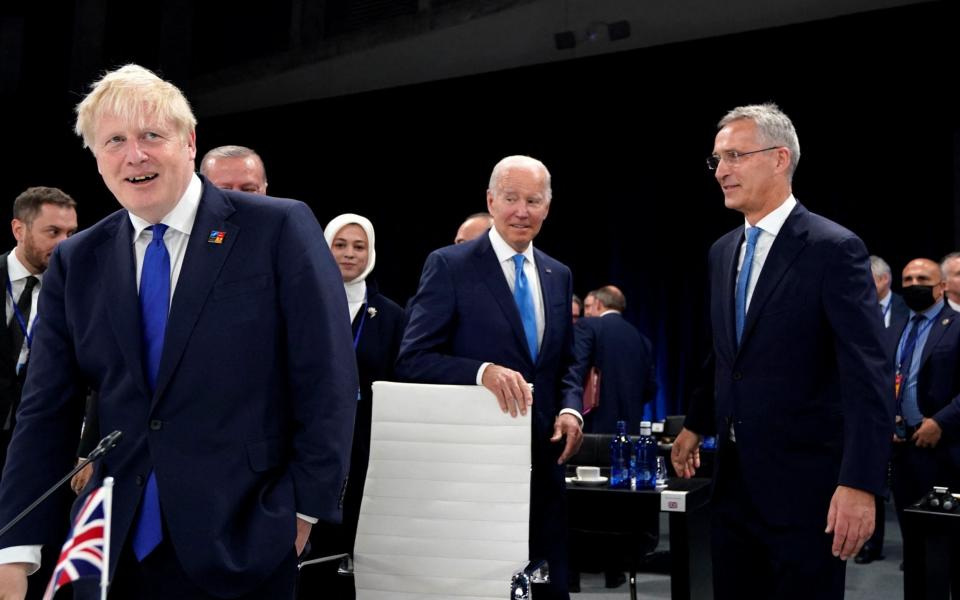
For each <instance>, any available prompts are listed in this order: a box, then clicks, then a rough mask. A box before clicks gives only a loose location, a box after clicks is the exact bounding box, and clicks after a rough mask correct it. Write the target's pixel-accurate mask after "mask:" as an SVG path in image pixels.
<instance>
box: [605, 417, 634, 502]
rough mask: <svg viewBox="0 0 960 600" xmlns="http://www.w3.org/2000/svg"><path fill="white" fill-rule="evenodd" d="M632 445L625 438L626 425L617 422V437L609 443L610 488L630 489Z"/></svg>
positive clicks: (622, 422) (626, 437)
mask: <svg viewBox="0 0 960 600" xmlns="http://www.w3.org/2000/svg"><path fill="white" fill-rule="evenodd" d="M632 454H633V444H631V443H630V437H629V436H627V424H626V422H624V421H617V435H616V436H614V438H613V440H611V441H610V487H612V488H618V489H630V461H631V458H632Z"/></svg>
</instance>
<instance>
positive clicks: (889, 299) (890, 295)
mask: <svg viewBox="0 0 960 600" xmlns="http://www.w3.org/2000/svg"><path fill="white" fill-rule="evenodd" d="M892 301H893V291H889V292H887V295H886V297H885V298H884V299H883V300H881V301H880V308H882V309H883V310H887V305H888V304H890V302H892Z"/></svg>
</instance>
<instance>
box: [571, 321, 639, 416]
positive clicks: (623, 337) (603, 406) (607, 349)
mask: <svg viewBox="0 0 960 600" xmlns="http://www.w3.org/2000/svg"><path fill="white" fill-rule="evenodd" d="M573 329H574V335H573V339H574V344H573V356H574V362H573V364H572V365H571V367H570V371H569V373H568V375H567V376H568V377H569V378H570V381H569V385H568V389H570V390H572V393H573V394H574V398H573V399H574V401H575V400H576V398H577V394H578V392H577V391H576V390H577V389H579V390H580V392H579V395H580V397H581V398H582V396H583V391H582V390H583V381H584V378H585V377H586V376H587V372H588V371H589V369H590V367H592V366H596V367H597V368H598V369H599V370H600V405H599V406H598V407H597V408H595V409H594V410H592V411H590V412H589V413H588V414H586V415H584V416H583V431H584V433H615V432H616V431H617V421H626V422H627V431H628V433H630V434H631V435H633V434H639V433H640V421H641V420H643V405H644V404H645V403H647V402H649V401H650V400H652V399H653V397H654V396H655V395H656V393H657V380H656V372H655V368H654V356H653V346H652V345H651V344H650V340H648V339H647V338H646V336H644V335H643V334H642V333H640V332H639V331H637V328H636V327H634V326H633V325H632V324H631V323H629V322H627V320H626V319H624V318H623V315H621V314H619V313H609V314H606V315H604V316H602V317H587V318H584V319H580V320H579V321H577V324H576V326H575V327H574V328H573Z"/></svg>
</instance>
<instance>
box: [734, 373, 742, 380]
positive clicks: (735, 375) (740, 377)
mask: <svg viewBox="0 0 960 600" xmlns="http://www.w3.org/2000/svg"><path fill="white" fill-rule="evenodd" d="M741 379H743V375H742V374H741V373H740V371H734V372H733V380H734V381H740V380H741Z"/></svg>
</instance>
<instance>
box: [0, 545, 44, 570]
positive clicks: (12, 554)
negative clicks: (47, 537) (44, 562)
mask: <svg viewBox="0 0 960 600" xmlns="http://www.w3.org/2000/svg"><path fill="white" fill-rule="evenodd" d="M11 563H26V564H28V565H29V567H28V568H27V575H33V574H34V573H36V572H37V569H39V568H40V546H10V547H8V548H2V549H0V565H9V564H11Z"/></svg>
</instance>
